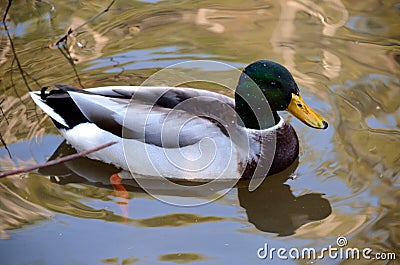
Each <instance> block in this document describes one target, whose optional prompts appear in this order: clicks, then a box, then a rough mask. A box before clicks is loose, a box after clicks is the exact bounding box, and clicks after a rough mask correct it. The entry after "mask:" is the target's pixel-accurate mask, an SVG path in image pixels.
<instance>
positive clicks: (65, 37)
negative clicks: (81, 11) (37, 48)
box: [55, 0, 116, 47]
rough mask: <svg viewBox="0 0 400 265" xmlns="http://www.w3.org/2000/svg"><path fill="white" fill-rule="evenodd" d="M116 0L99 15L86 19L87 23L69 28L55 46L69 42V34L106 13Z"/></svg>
mask: <svg viewBox="0 0 400 265" xmlns="http://www.w3.org/2000/svg"><path fill="white" fill-rule="evenodd" d="M115 1H116V0H112V1H111V3H110V4H109V5H108V6H107V7H106V8H105V9H104V10H103V11H101V12H100V13H98V14H97V15H95V16H94V17H92V18H91V19H89V20H87V21H85V23H83V24H81V25H79V26H77V27H76V28H75V29H71V28H69V29H68V31H67V33H66V34H65V35H64V36H62V37H61V38H60V39H59V40H58V41H57V42H56V43H55V46H57V47H58V45H59V44H60V43H62V42H67V40H68V36H69V35H71V34H72V33H74V32H75V31H78V30H79V29H80V28H82V27H83V26H85V25H87V24H89V23H91V22H92V21H93V20H95V19H96V18H98V17H99V16H101V15H103V14H104V13H107V12H108V11H109V10H110V8H111V6H112V5H113V4H114V3H115Z"/></svg>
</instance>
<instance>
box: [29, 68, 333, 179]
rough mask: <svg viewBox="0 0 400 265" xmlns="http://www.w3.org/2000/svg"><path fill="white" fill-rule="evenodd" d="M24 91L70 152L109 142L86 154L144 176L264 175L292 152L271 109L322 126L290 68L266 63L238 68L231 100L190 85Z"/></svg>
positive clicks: (294, 140)
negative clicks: (301, 92) (59, 135)
mask: <svg viewBox="0 0 400 265" xmlns="http://www.w3.org/2000/svg"><path fill="white" fill-rule="evenodd" d="M31 96H32V98H33V100H34V102H35V103H36V104H37V105H38V106H39V107H40V108H41V109H42V110H43V111H44V112H46V113H47V114H48V115H49V116H50V117H51V118H52V120H53V122H54V124H55V126H56V127H57V128H58V129H59V131H60V132H61V134H62V135H63V136H64V137H65V139H66V140H67V141H68V143H69V144H71V145H72V146H73V147H74V148H75V149H76V150H78V151H85V150H89V149H92V148H94V147H96V146H99V145H101V144H104V143H106V142H110V141H115V142H117V143H116V144H114V145H112V146H110V147H108V148H105V149H102V150H100V151H97V152H95V153H92V154H90V155H88V157H89V158H92V159H96V160H100V161H103V162H105V163H110V164H113V165H114V166H116V167H119V168H121V169H124V170H130V171H131V172H133V173H135V174H141V175H144V176H163V177H167V178H173V179H174V178H175V179H189V180H192V179H217V178H222V179H239V178H241V177H243V178H250V177H252V176H253V175H255V174H256V172H255V171H256V168H258V166H260V165H261V166H260V168H261V169H262V170H261V171H260V172H261V174H267V173H268V174H269V175H271V174H274V173H277V172H280V171H282V170H284V169H285V168H287V167H288V166H290V165H291V164H292V163H293V161H295V160H296V158H297V157H298V154H299V141H298V137H297V135H296V132H295V130H294V129H293V127H292V126H291V125H290V124H289V123H288V122H287V121H285V120H284V119H283V118H281V117H280V116H279V115H278V114H277V111H283V110H287V111H289V112H290V113H292V114H293V115H294V116H296V117H297V118H298V119H300V120H301V121H303V122H304V123H305V124H307V125H308V126H310V127H313V128H317V129H325V128H327V127H328V123H327V122H326V121H325V119H323V118H322V117H321V116H320V115H319V114H318V113H317V112H315V111H313V110H312V109H311V108H310V107H309V106H308V105H307V104H306V103H305V102H304V100H303V99H302V98H301V96H300V93H299V89H298V86H297V84H296V82H295V81H294V79H293V77H292V75H291V74H290V72H289V71H288V70H287V69H286V68H285V67H283V66H282V65H280V64H278V63H275V62H272V61H268V60H259V61H256V62H254V63H252V64H250V65H248V66H247V67H246V68H245V69H244V70H243V71H242V74H241V76H240V78H239V81H238V85H237V87H236V91H235V98H234V99H233V98H230V97H228V96H225V95H221V94H218V93H215V92H210V91H206V90H201V89H194V88H177V87H140V86H108V87H97V88H89V89H78V88H75V87H72V86H68V85H55V86H54V88H53V89H49V87H45V88H43V89H42V90H41V91H37V92H31ZM267 102H268V103H269V105H268V104H267ZM266 117H271V118H270V119H268V118H267V119H266ZM268 169H269V170H268ZM264 176H265V175H264Z"/></svg>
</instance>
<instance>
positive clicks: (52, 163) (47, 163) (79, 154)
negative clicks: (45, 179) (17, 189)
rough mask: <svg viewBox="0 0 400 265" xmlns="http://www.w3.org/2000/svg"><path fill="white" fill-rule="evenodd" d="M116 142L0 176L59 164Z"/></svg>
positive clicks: (0, 174)
mask: <svg viewBox="0 0 400 265" xmlns="http://www.w3.org/2000/svg"><path fill="white" fill-rule="evenodd" d="M116 143H117V142H109V143H106V144H103V145H100V146H98V147H96V148H93V149H90V150H87V151H83V152H80V153H76V154H72V155H68V156H64V157H60V158H57V159H54V160H51V161H48V162H46V163H43V164H40V165H36V166H32V167H27V168H23V169H17V170H13V171H8V172H4V173H0V178H4V177H7V176H11V175H16V174H20V173H27V172H30V171H33V170H36V169H40V168H44V167H49V166H54V165H57V164H60V163H64V162H67V161H70V160H72V159H75V158H79V157H83V156H87V155H88V154H91V153H94V152H97V151H99V150H101V149H104V148H106V147H109V146H111V145H113V144H116Z"/></svg>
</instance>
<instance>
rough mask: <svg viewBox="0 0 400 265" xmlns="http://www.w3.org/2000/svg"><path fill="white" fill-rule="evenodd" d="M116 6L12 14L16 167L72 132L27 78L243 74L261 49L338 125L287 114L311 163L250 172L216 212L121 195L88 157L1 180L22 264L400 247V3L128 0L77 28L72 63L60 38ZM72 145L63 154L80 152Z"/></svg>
mask: <svg viewBox="0 0 400 265" xmlns="http://www.w3.org/2000/svg"><path fill="white" fill-rule="evenodd" d="M3 2H4V3H3ZM3 2H1V3H0V10H1V11H2V12H0V13H1V14H3V13H4V10H5V8H6V4H7V1H3ZM107 5H108V3H105V2H101V3H100V2H96V1H95V2H93V1H92V2H87V1H86V2H81V3H76V2H68V1H58V2H57V1H56V2H46V1H28V2H26V1H19V0H15V1H12V5H11V8H10V10H9V12H8V14H7V16H6V25H7V27H8V29H9V31H10V35H11V37H12V43H11V41H10V40H9V39H8V38H7V35H6V34H5V31H4V24H1V25H0V28H1V29H0V70H1V73H2V74H1V76H0V79H1V82H0V91H1V93H0V107H1V108H0V110H1V111H0V112H1V113H0V138H1V146H2V148H0V169H1V170H2V171H5V170H11V169H16V168H20V167H25V166H30V165H35V164H38V163H43V162H44V161H46V160H47V159H49V158H51V156H52V154H53V153H54V152H55V151H56V149H57V148H58V146H59V144H60V143H61V141H62V138H61V137H60V136H59V134H58V132H57V130H56V129H55V128H54V126H53V124H52V123H51V121H50V119H48V118H47V117H45V116H44V115H42V113H41V111H40V110H38V109H36V107H35V106H34V104H33V102H32V101H31V100H30V98H29V96H28V95H27V91H28V86H29V88H30V89H32V90H38V89H40V88H41V87H42V86H46V85H52V84H54V83H66V84H70V85H77V84H79V83H81V84H82V85H83V86H85V87H92V86H100V85H139V84H141V83H142V82H143V81H144V80H145V79H146V78H147V77H149V76H151V75H152V74H153V73H154V72H156V71H157V70H158V69H160V68H163V67H165V66H168V65H169V64H171V63H175V62H181V61H186V60H196V59H210V60H217V61H220V62H225V63H228V64H231V65H234V66H236V67H239V68H241V67H243V66H245V65H247V64H248V63H250V62H252V61H255V60H257V59H261V58H267V59H271V60H274V61H277V62H280V63H282V64H283V65H285V66H286V67H287V68H288V69H289V70H290V71H291V72H292V73H293V75H294V77H295V79H296V80H297V83H298V84H299V85H300V86H301V87H302V89H301V90H302V93H303V97H305V99H306V101H308V102H310V105H312V106H313V107H314V108H315V109H316V110H318V112H320V113H321V114H322V115H323V116H324V117H326V118H328V120H329V124H330V125H332V126H330V127H329V128H328V130H326V131H324V132H322V133H321V132H316V131H314V130H312V129H309V128H307V127H305V126H303V125H302V124H300V123H299V122H298V121H297V120H295V119H291V118H290V116H288V115H286V114H283V115H284V116H285V117H286V118H287V119H289V120H291V122H292V124H293V126H294V127H295V129H296V131H297V133H298V135H299V138H300V145H301V150H300V157H299V160H298V164H295V165H293V166H292V167H291V168H290V169H288V170H287V171H286V172H284V173H282V174H279V175H275V176H271V177H269V178H267V179H265V181H264V183H263V184H262V186H260V187H259V188H258V189H257V190H256V191H254V192H249V191H248V189H247V182H246V181H241V182H239V183H238V185H237V187H235V188H234V189H232V190H230V191H229V192H228V193H227V194H225V195H224V196H223V197H221V198H220V199H218V200H216V201H214V202H213V203H209V204H206V205H203V206H201V207H187V208H185V207H182V208H180V207H176V206H171V205H167V204H165V203H162V202H160V201H158V200H156V199H154V198H153V197H151V196H150V195H148V194H147V193H144V192H143V191H142V190H141V189H140V187H138V185H136V184H135V183H134V181H133V180H132V178H124V179H122V180H121V181H122V184H123V185H124V187H126V189H127V193H124V191H123V190H122V191H121V190H119V192H118V191H114V188H115V187H119V186H118V185H116V184H115V182H114V187H113V185H112V184H113V183H111V182H110V176H112V174H114V173H115V168H112V167H108V166H105V165H103V164H101V163H98V162H94V161H91V160H88V159H78V160H74V161H70V162H68V163H65V164H63V165H59V166H57V167H52V168H45V169H42V170H41V171H40V172H39V173H37V172H31V173H28V174H22V175H17V176H14V177H7V178H5V179H1V180H0V209H1V210H0V231H1V238H3V239H8V240H0V249H2V252H3V251H4V253H8V255H6V257H5V258H4V259H5V261H7V263H8V264H22V263H23V264H25V263H26V264H30V263H35V262H36V261H39V262H36V263H46V261H47V263H51V262H50V260H68V262H69V263H88V264H93V263H99V262H101V263H105V264H113V263H121V262H122V263H123V264H132V263H135V264H159V263H165V262H170V263H191V262H193V263H196V264H197V263H199V264H208V263H210V264H215V263H217V264H255V263H257V262H258V261H259V260H258V259H257V257H256V254H255V251H256V250H257V249H258V248H259V247H261V246H262V245H263V244H264V243H265V242H268V244H269V245H270V246H273V247H276V248H279V247H281V246H291V247H299V248H302V247H316V248H323V247H326V246H327V245H329V244H332V245H334V244H335V239H336V237H337V236H338V235H345V236H346V237H347V238H348V240H349V246H350V247H360V248H363V247H370V248H372V249H373V251H374V252H375V253H377V252H396V251H398V249H400V245H399V242H400V233H399V229H398V213H399V211H400V208H399V205H400V204H398V201H399V200H400V193H399V187H400V181H399V177H400V164H399V160H400V131H399V128H400V111H399V109H400V108H399V107H400V101H399V100H398V99H399V98H400V95H399V91H400V89H399V88H400V79H399V74H398V73H399V72H400V71H399V70H400V66H399V65H400V59H399V58H400V52H399V50H400V49H399V35H398V29H399V27H400V24H399V19H398V14H399V10H400V6H399V4H398V3H396V2H395V1H373V0H367V1H311V0H290V1H286V0H281V1H278V0H272V1H267V2H265V1H254V2H247V3H246V5H244V4H243V2H238V1H230V2H229V3H228V2H225V1H217V2H215V1H214V2H213V3H210V2H207V1H200V2H196V3H191V2H170V1H124V0H119V1H117V2H116V3H115V4H114V5H113V6H112V7H111V9H110V10H109V11H108V12H105V13H104V14H103V15H101V16H99V17H98V18H96V19H95V20H93V21H91V22H90V23H88V24H86V25H84V26H82V27H81V28H79V29H78V30H77V31H76V32H74V33H73V34H71V35H70V36H69V39H68V42H67V43H66V48H67V49H66V53H67V57H68V56H71V59H72V61H73V62H74V63H73V65H74V67H72V66H71V61H68V60H67V59H66V57H65V55H63V54H62V53H61V52H60V50H59V49H57V48H55V47H53V44H54V43H55V42H56V41H57V40H58V39H59V38H61V37H62V36H63V35H64V34H65V33H66V32H67V31H68V28H72V29H76V28H77V27H79V25H82V23H84V22H85V21H88V20H89V19H90V18H92V17H94V16H95V15H96V14H98V13H99V12H101V11H102V10H104V8H105V7H106V6H107ZM12 44H13V45H14V49H15V50H14V51H13V49H12V48H13V47H12ZM14 52H15V54H16V56H17V58H18V63H19V64H20V65H21V67H20V68H19V67H18V63H17V61H16V57H15V54H14ZM200 70H202V69H200ZM204 71H205V75H208V74H209V71H207V69H204ZM215 74H216V75H220V74H223V73H220V72H218V71H215ZM78 77H79V80H80V81H79V80H78ZM24 79H25V81H26V82H25V81H24ZM193 85H194V86H196V84H193ZM203 88H204V86H203ZM208 89H210V90H211V89H214V88H208ZM218 91H219V88H218ZM221 92H223V91H221ZM223 93H224V92H223ZM63 146H64V147H62V146H61V147H60V149H58V150H57V152H63V153H64V154H67V153H68V152H70V151H71V150H70V149H68V148H69V147H68V146H65V145H63ZM100 164H101V165H100ZM122 175H123V174H122ZM152 187H154V191H155V192H158V193H161V194H162V195H163V196H177V195H178V194H176V192H175V191H173V190H165V189H163V187H162V186H160V185H157V183H154V184H152ZM121 192H122V193H121ZM220 192H224V186H223V183H222V185H221V187H220V188H219V189H217V190H213V191H210V194H207V196H206V197H201V196H198V195H197V194H189V193H187V194H180V196H181V197H182V198H183V200H193V201H197V202H201V201H207V200H209V199H213V198H216V197H218V196H217V195H218V194H219V193H220ZM122 195H123V196H122ZM277 235H279V236H278V237H277ZM78 241H79V242H82V245H83V246H88V247H78V246H76V245H77V244H76V242H78ZM55 246H57V247H58V249H63V251H62V252H60V251H56V249H55ZM82 248H84V251H82ZM44 249H46V251H44ZM99 249H101V251H99ZM83 252H84V253H85V254H86V255H84V256H85V257H82V255H81V254H79V253H83ZM18 253H24V254H25V255H20V254H18ZM397 253H398V252H397ZM398 258H399V259H400V257H398ZM2 259H3V255H2ZM42 261H43V262H42ZM328 261H329V260H328ZM330 261H331V260H330ZM260 262H265V261H260ZM274 262H277V263H278V262H279V261H278V260H275V261H274ZM304 262H308V261H304ZM328 263H329V262H328ZM337 263H339V261H337Z"/></svg>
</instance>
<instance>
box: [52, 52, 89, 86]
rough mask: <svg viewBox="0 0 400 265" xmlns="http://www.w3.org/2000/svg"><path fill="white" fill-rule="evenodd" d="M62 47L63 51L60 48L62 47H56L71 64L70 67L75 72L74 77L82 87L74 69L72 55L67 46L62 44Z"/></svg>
mask: <svg viewBox="0 0 400 265" xmlns="http://www.w3.org/2000/svg"><path fill="white" fill-rule="evenodd" d="M63 49H64V51H63V50H62V48H60V47H58V50H59V51H60V52H61V54H62V55H63V56H64V57H65V59H67V61H68V62H69V63H70V65H71V66H72V69H73V70H74V73H75V76H76V79H77V80H78V83H79V85H80V86H81V88H84V86H83V85H82V82H81V78H80V77H79V74H78V71H77V70H76V66H75V63H74V59H73V58H72V56H71V54H70V53H69V51H68V48H67V47H66V46H63Z"/></svg>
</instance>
